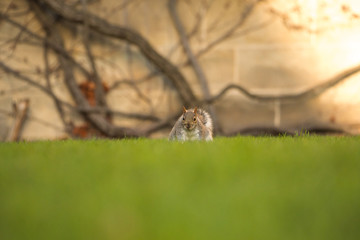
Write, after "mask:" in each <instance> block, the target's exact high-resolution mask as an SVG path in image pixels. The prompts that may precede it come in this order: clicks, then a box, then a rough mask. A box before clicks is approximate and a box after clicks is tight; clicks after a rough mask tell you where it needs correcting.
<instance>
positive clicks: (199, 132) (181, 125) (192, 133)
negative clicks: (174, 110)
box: [169, 107, 213, 141]
mask: <svg viewBox="0 0 360 240" xmlns="http://www.w3.org/2000/svg"><path fill="white" fill-rule="evenodd" d="M212 135H213V124H212V120H211V117H210V114H209V113H207V112H206V111H205V110H203V109H200V108H199V109H198V108H197V107H195V108H194V109H188V110H187V109H186V108H185V107H183V114H182V115H181V116H180V117H179V119H178V120H177V121H176V123H175V125H174V127H173V128H172V130H171V132H170V134H169V140H170V141H172V140H179V141H188V140H205V141H212V140H213V136H212Z"/></svg>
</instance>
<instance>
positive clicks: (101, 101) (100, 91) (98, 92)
mask: <svg viewBox="0 0 360 240" xmlns="http://www.w3.org/2000/svg"><path fill="white" fill-rule="evenodd" d="M81 3H82V14H83V18H84V24H83V43H84V47H85V51H86V55H87V57H88V60H89V62H90V66H91V69H92V77H91V78H90V80H91V81H93V82H94V83H95V101H96V103H97V105H99V106H106V105H107V104H106V98H105V92H104V88H103V85H102V83H101V79H100V77H99V74H98V71H97V69H96V64H95V60H94V56H93V54H92V53H91V48H90V42H89V23H88V17H87V14H88V12H87V3H86V0H81Z"/></svg>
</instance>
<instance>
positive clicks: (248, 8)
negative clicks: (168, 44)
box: [196, 0, 264, 57]
mask: <svg viewBox="0 0 360 240" xmlns="http://www.w3.org/2000/svg"><path fill="white" fill-rule="evenodd" d="M262 1H264V0H253V1H252V2H251V3H249V4H247V5H246V6H245V9H244V11H243V12H242V14H241V17H240V18H239V20H238V21H237V22H236V23H235V24H234V25H233V26H232V27H231V28H230V29H228V30H227V31H226V32H225V33H224V34H222V35H221V36H219V37H218V38H216V39H215V40H213V41H212V42H211V43H209V44H208V45H207V46H206V47H205V48H203V49H201V50H200V51H199V52H198V53H197V54H196V57H200V56H201V55H203V54H205V53H206V52H208V51H209V50H210V49H212V48H213V47H215V46H216V45H218V44H219V43H220V42H222V41H224V40H226V39H227V38H229V37H230V36H231V35H232V34H234V33H235V31H236V30H237V29H238V28H239V27H241V26H242V25H244V23H245V22H246V20H247V19H248V17H249V16H250V14H251V13H252V11H253V10H254V8H255V6H256V5H257V4H258V3H259V2H262Z"/></svg>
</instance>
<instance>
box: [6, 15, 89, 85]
mask: <svg viewBox="0 0 360 240" xmlns="http://www.w3.org/2000/svg"><path fill="white" fill-rule="evenodd" d="M0 18H2V19H4V20H6V21H7V22H9V23H10V24H12V25H13V26H15V27H17V28H19V29H21V30H23V31H24V32H26V33H27V34H29V36H31V37H33V38H35V39H37V40H39V41H41V42H42V43H44V44H46V45H47V46H49V47H51V49H52V50H54V51H55V52H57V53H59V54H62V55H63V56H64V57H66V58H67V59H69V61H71V63H73V64H74V65H75V66H76V67H78V68H79V69H80V70H81V72H82V73H83V74H84V75H85V76H87V77H88V78H91V74H90V73H89V71H88V70H86V69H85V68H84V67H83V66H82V65H81V64H79V63H78V62H77V61H75V59H74V58H73V57H72V56H71V55H70V54H69V53H68V52H67V51H66V50H65V49H64V48H62V47H60V46H57V45H56V44H54V43H53V42H50V41H49V40H48V39H46V38H43V37H41V36H39V35H38V34H36V33H34V32H32V31H30V30H29V29H28V28H26V27H24V26H23V25H21V24H20V23H17V22H16V21H14V20H12V19H10V18H9V17H8V16H6V15H3V14H1V13H0Z"/></svg>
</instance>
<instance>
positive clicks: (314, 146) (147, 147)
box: [0, 136, 360, 240]
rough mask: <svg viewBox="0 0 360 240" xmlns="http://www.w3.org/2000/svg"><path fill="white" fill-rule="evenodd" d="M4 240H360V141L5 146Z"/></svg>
mask: <svg viewBox="0 0 360 240" xmlns="http://www.w3.org/2000/svg"><path fill="white" fill-rule="evenodd" d="M0 239H4V240H7V239H171V240H174V239H179V240H188V239H237V240H238V239H291V240H294V239H295V240H296V239H327V240H328V239H360V137H316V136H315V137H313V136H306V137H294V138H292V137H279V138H271V137H263V138H253V137H237V138H218V139H215V141H214V142H211V143H206V142H193V143H189V142H186V143H177V142H175V143H174V142H171V143H169V142H167V141H166V140H146V139H139V140H91V141H58V142H32V143H30V142H29V143H27V142H22V143H1V144H0Z"/></svg>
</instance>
